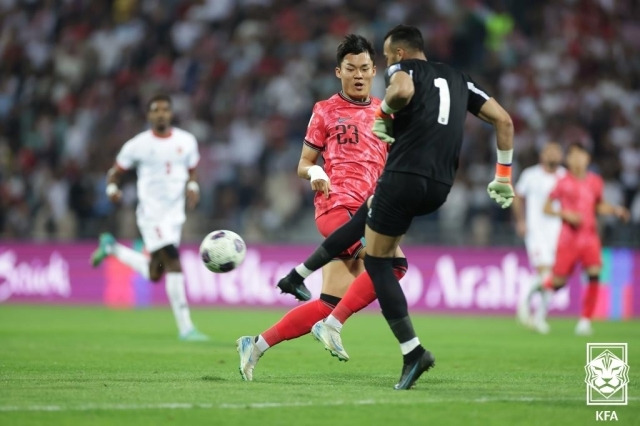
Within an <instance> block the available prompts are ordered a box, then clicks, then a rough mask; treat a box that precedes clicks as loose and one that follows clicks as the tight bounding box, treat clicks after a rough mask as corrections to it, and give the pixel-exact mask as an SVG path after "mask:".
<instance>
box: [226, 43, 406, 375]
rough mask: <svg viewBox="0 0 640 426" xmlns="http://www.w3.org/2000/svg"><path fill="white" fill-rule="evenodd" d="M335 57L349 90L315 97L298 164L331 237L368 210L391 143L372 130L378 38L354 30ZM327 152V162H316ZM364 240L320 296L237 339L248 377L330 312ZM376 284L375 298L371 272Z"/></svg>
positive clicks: (326, 275) (340, 262) (337, 266)
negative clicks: (277, 347)
mask: <svg viewBox="0 0 640 426" xmlns="http://www.w3.org/2000/svg"><path fill="white" fill-rule="evenodd" d="M336 59H337V67H336V69H335V72H336V77H337V78H339V79H340V82H341V84H342V90H341V91H340V92H339V93H337V94H335V95H333V96H331V97H330V98H329V99H327V100H324V101H320V102H317V103H316V104H315V106H314V108H313V112H312V114H311V119H310V120H309V125H308V128H307V134H306V136H305V140H304V145H303V147H302V153H301V155H300V162H299V164H298V175H299V176H300V177H301V178H303V179H308V180H309V181H310V184H311V189H312V190H314V191H316V195H315V200H314V204H315V208H316V210H315V218H316V225H317V227H318V231H319V232H320V234H322V235H323V236H324V237H327V236H328V235H329V234H330V233H332V232H333V231H334V230H335V229H336V228H338V227H339V226H341V225H342V224H344V223H346V222H348V221H349V219H350V218H351V217H352V216H353V215H355V214H358V213H359V214H361V215H366V200H367V198H368V197H369V196H370V195H371V194H372V193H373V190H374V188H375V185H376V182H377V180H378V178H379V177H380V174H381V173H382V169H383V167H384V164H385V161H386V158H387V151H388V147H389V145H388V144H386V143H384V142H381V141H380V140H379V139H378V138H377V137H376V136H375V135H374V134H373V132H372V130H371V128H372V125H373V121H374V119H375V111H376V109H377V108H378V106H379V105H380V99H377V98H374V97H372V96H371V95H370V92H371V83H372V81H373V77H374V76H375V74H376V68H375V65H374V63H375V52H374V49H373V47H372V45H371V43H370V42H369V41H367V40H366V39H365V38H364V37H361V36H359V35H353V34H351V35H348V36H346V37H345V39H344V40H343V41H342V43H340V45H339V46H338V49H337V55H336ZM320 157H322V159H323V160H324V168H323V167H321V166H320V165H318V164H317V163H318V160H319V159H320ZM361 206H364V207H362V208H360V207H361ZM359 208H360V209H359ZM360 235H362V233H361V234H360ZM362 248H363V245H362V242H361V241H358V242H356V243H355V244H353V245H352V246H351V247H349V248H348V249H347V250H345V251H344V252H342V253H341V254H340V255H339V256H338V259H336V260H337V261H334V262H330V263H329V264H327V265H326V266H325V267H324V268H323V271H322V272H323V273H322V275H323V280H322V291H321V294H320V298H319V299H318V300H315V301H312V302H308V303H305V304H303V305H300V306H298V307H296V308H294V309H292V310H291V311H289V312H288V313H287V314H286V315H285V316H284V317H282V318H281V319H280V321H278V322H277V323H276V324H274V325H273V326H272V327H270V328H269V329H267V330H265V331H264V332H262V333H260V334H259V335H258V336H243V337H240V338H239V339H238V340H237V342H236V343H237V349H238V353H239V354H240V374H241V375H242V378H243V379H244V380H252V379H253V369H254V368H255V366H256V364H257V362H258V359H259V358H260V357H261V356H262V355H263V354H264V352H265V351H266V350H267V349H268V348H270V347H272V346H274V345H276V344H278V343H280V342H282V341H285V340H290V339H295V338H297V337H300V336H302V335H305V334H307V333H309V332H310V330H311V327H312V326H313V324H315V323H316V322H317V321H319V320H321V319H324V318H325V317H326V316H327V315H328V314H329V313H331V311H332V309H333V308H334V307H335V306H336V305H337V304H338V302H339V301H340V300H341V298H342V296H343V295H344V293H345V292H346V290H347V288H348V287H349V285H350V284H351V282H352V281H353V279H354V278H355V277H357V276H358V275H359V274H360V273H361V272H363V271H364V264H363V261H362V260H361V259H359V258H358V255H359V254H360V252H361V250H362ZM398 253H399V256H401V252H398ZM395 265H396V271H397V273H398V274H399V275H403V272H404V271H406V265H407V263H406V259H404V257H402V258H400V257H399V258H397V259H396V264H395ZM369 287H370V292H371V293H373V298H372V299H371V300H374V299H375V291H374V290H373V283H371V281H370V280H369ZM281 289H283V288H282V287H281ZM300 289H301V290H300V291H299V292H296V291H295V290H294V289H293V288H292V289H291V290H292V291H287V292H290V293H291V294H293V295H294V296H295V297H296V298H298V299H299V300H302V301H305V300H309V299H310V298H311V294H310V293H309V292H308V290H307V289H306V287H304V286H302V287H300ZM283 290H285V289H283ZM365 306H366V305H365Z"/></svg>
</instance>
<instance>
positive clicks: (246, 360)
mask: <svg viewBox="0 0 640 426" xmlns="http://www.w3.org/2000/svg"><path fill="white" fill-rule="evenodd" d="M236 349H237V350H238V354H239V355H240V367H239V370H240V375H241V376H242V379H243V380H246V381H248V382H250V381H252V380H253V369H254V368H255V366H256V364H257V363H258V360H259V359H260V357H261V356H262V354H263V352H260V350H259V349H258V347H257V346H256V344H255V337H253V336H242V337H240V338H239V339H238V340H236Z"/></svg>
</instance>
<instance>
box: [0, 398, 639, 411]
mask: <svg viewBox="0 0 640 426" xmlns="http://www.w3.org/2000/svg"><path fill="white" fill-rule="evenodd" d="M628 399H629V400H631V401H637V400H640V398H637V397H629V398H628ZM581 401H582V402H584V401H585V398H554V397H548V398H540V397H529V396H515V397H482V398H430V399H420V400H410V401H409V400H396V401H392V400H376V399H362V400H356V401H325V402H322V401H300V402H252V403H246V404H229V403H222V404H213V403H183V402H161V403H156V404H84V405H0V412H16V411H52V412H55V411H61V412H62V411H135V410H194V409H218V410H239V409H246V408H254V409H269V408H295V407H327V406H341V405H342V406H358V405H427V404H446V403H471V404H486V403H492V402H514V403H518V402H581ZM585 406H586V404H585Z"/></svg>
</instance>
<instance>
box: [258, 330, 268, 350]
mask: <svg viewBox="0 0 640 426" xmlns="http://www.w3.org/2000/svg"><path fill="white" fill-rule="evenodd" d="M256 347H257V348H258V350H259V351H260V353H261V354H263V353H265V352H266V351H267V349H269V347H270V346H269V344H268V343H267V341H266V340H264V337H262V334H261V335H259V336H258V340H256Z"/></svg>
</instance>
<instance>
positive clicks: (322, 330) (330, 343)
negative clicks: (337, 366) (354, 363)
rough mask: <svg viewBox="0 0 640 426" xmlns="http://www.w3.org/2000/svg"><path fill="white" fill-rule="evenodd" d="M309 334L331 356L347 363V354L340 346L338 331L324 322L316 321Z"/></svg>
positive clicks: (340, 340)
mask: <svg viewBox="0 0 640 426" xmlns="http://www.w3.org/2000/svg"><path fill="white" fill-rule="evenodd" d="M311 334H312V335H313V337H315V339H316V340H317V341H319V342H320V343H322V344H323V345H324V348H325V349H326V350H328V351H329V352H331V355H333V356H335V357H336V358H338V360H340V361H349V354H348V353H347V351H345V350H344V346H342V338H341V337H340V330H338V329H337V328H336V327H333V326H331V325H329V324H327V323H326V322H325V321H324V320H322V321H318V322H317V323H315V324H314V325H313V327H312V328H311Z"/></svg>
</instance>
